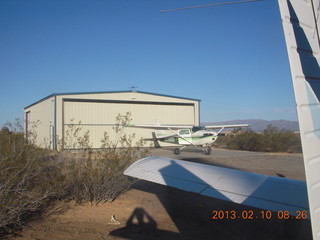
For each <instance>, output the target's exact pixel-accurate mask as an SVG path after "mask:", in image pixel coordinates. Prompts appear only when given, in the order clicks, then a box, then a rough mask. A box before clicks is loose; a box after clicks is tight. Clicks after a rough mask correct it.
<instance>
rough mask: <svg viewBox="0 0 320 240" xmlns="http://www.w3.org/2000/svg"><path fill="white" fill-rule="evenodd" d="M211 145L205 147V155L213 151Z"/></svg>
mask: <svg viewBox="0 0 320 240" xmlns="http://www.w3.org/2000/svg"><path fill="white" fill-rule="evenodd" d="M211 150H212V149H211V147H206V148H205V149H204V154H205V155H210V153H211Z"/></svg>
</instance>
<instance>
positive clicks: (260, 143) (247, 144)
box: [218, 125, 302, 153]
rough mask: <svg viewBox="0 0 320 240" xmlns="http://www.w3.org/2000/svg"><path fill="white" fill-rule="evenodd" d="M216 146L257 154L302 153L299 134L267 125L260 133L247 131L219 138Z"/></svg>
mask: <svg viewBox="0 0 320 240" xmlns="http://www.w3.org/2000/svg"><path fill="white" fill-rule="evenodd" d="M220 138H222V140H220V139H218V141H219V140H220V141H219V142H218V144H219V143H220V144H223V145H226V146H227V147H228V148H230V149H239V150H246V151H257V152H290V153H292V152H302V148H301V141H300V136H299V134H295V133H293V132H291V131H288V130H279V129H278V128H276V127H274V126H272V125H269V126H268V127H267V128H266V129H265V130H264V131H263V132H262V133H257V132H254V131H252V130H250V129H249V130H247V131H245V132H242V133H238V134H235V135H231V136H227V137H220Z"/></svg>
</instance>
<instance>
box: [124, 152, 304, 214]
mask: <svg viewBox="0 0 320 240" xmlns="http://www.w3.org/2000/svg"><path fill="white" fill-rule="evenodd" d="M124 174H125V175H127V176H131V177H135V178H139V179H143V180H147V181H150V182H154V183H158V184H162V185H166V186H170V187H175V188H178V189H181V190H185V191H189V192H194V193H198V194H201V195H205V196H209V197H214V198H218V199H222V200H226V201H231V202H234V203H238V204H244V205H247V206H252V207H257V208H262V209H266V210H271V211H280V210H282V211H290V214H291V215H297V214H298V212H297V211H305V210H306V211H308V197H307V189H306V183H305V182H303V181H297V180H292V179H286V178H279V177H273V176H267V175H262V174H257V173H249V172H243V171H239V170H234V169H228V168H223V167H216V166H210V165H205V164H200V163H192V162H186V161H182V160H176V159H168V158H162V157H148V158H143V159H140V160H138V161H137V162H135V163H133V164H132V165H131V166H130V167H129V168H128V169H127V170H126V171H125V172H124Z"/></svg>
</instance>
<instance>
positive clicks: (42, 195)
mask: <svg viewBox="0 0 320 240" xmlns="http://www.w3.org/2000/svg"><path fill="white" fill-rule="evenodd" d="M22 129H23V127H22V124H21V121H19V120H18V121H16V122H15V123H7V124H6V125H5V126H4V127H3V128H2V130H1V131H0V234H4V233H7V232H10V231H12V230H16V229H19V228H21V226H22V225H23V222H24V220H25V219H27V218H29V217H30V216H32V215H33V214H35V213H37V212H39V211H40V210H42V209H43V208H44V207H45V206H46V205H47V204H48V202H49V201H50V199H52V197H53V196H54V195H55V190H54V186H53V185H52V184H51V182H50V176H51V174H50V173H51V172H52V169H50V166H48V165H47V164H46V162H45V161H43V159H46V158H47V157H48V156H49V155H50V152H49V151H48V150H46V149H40V148H37V147H35V146H34V144H33V140H34V138H32V134H31V133H29V140H28V141H26V140H25V138H24V135H23V131H22ZM48 172H49V174H48Z"/></svg>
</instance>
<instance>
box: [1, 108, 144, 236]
mask: <svg viewBox="0 0 320 240" xmlns="http://www.w3.org/2000/svg"><path fill="white" fill-rule="evenodd" d="M129 121H131V114H129V113H126V114H124V115H119V116H118V117H117V119H116V125H115V127H114V131H115V132H116V135H117V138H116V140H115V141H112V140H110V138H109V135H108V134H107V133H105V134H104V138H103V139H102V147H103V148H102V149H101V150H99V151H93V150H92V149H91V144H90V141H89V139H90V138H89V136H90V135H89V132H83V131H82V130H81V129H78V125H76V126H72V125H70V129H68V130H69V133H68V134H69V135H68V137H70V139H69V140H70V141H69V143H70V145H69V147H79V146H80V147H82V148H83V149H82V150H79V151H69V150H65V151H61V152H53V151H51V150H49V149H43V148H39V147H36V146H35V145H34V143H35V137H36V134H35V133H34V132H29V133H28V141H27V140H26V138H25V136H24V134H23V127H22V124H21V121H17V122H16V123H14V124H11V123H8V124H6V125H5V126H4V127H3V128H2V130H1V131H0V237H1V235H4V234H6V233H9V232H14V231H16V230H18V229H20V228H22V226H23V225H24V223H25V222H26V221H29V220H30V219H32V218H31V217H35V216H38V214H39V213H41V212H42V211H44V210H45V209H46V208H47V206H48V205H49V204H50V203H51V202H52V201H53V200H57V199H60V200H64V201H70V200H75V201H77V202H91V203H102V202H105V201H112V200H113V199H115V198H116V197H117V196H118V195H119V194H121V193H122V192H123V191H124V190H126V189H128V188H129V187H130V185H131V184H132V183H133V181H134V180H132V179H130V178H128V177H127V176H124V175H123V171H124V170H125V169H126V167H127V166H128V165H129V164H131V163H132V162H133V161H135V160H136V159H138V158H139V157H143V156H144V153H145V151H144V150H143V149H141V146H143V141H142V140H140V141H138V142H137V143H135V136H134V134H133V135H127V134H125V131H124V130H125V126H126V125H127V124H128V123H129ZM33 129H34V128H33ZM83 133H84V134H83ZM71 136H73V138H74V139H72V137H71ZM66 146H67V145H66Z"/></svg>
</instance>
